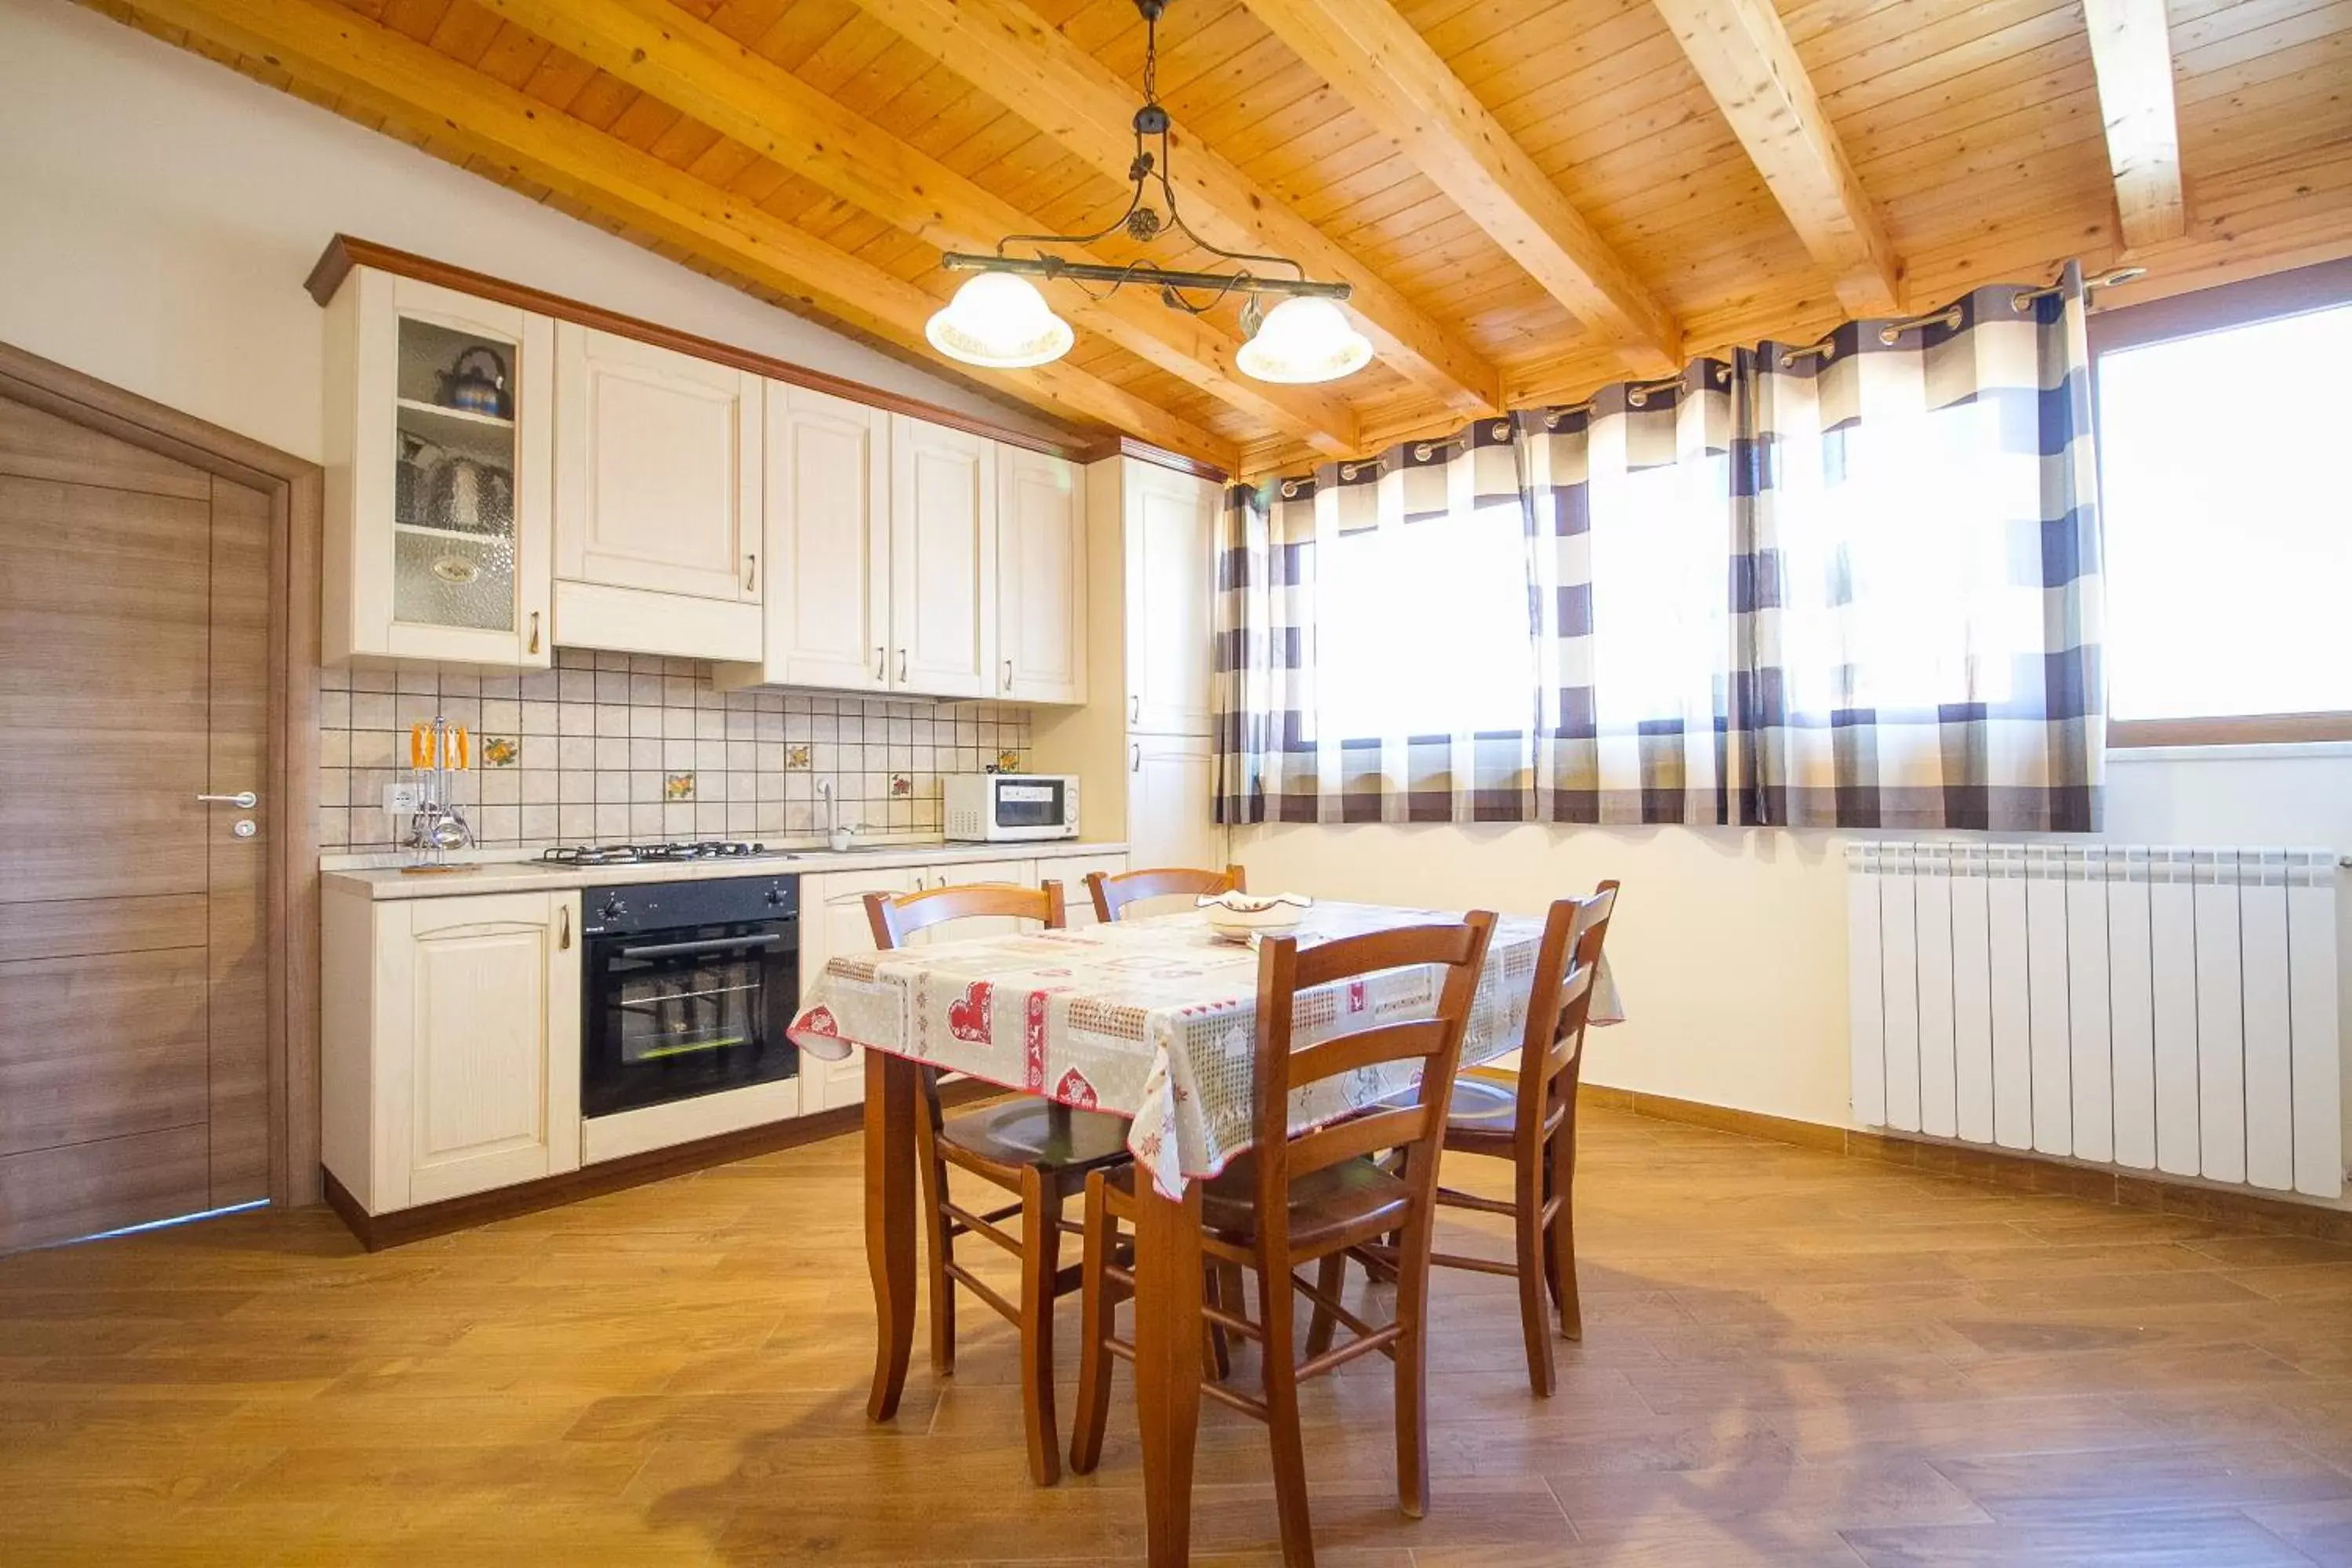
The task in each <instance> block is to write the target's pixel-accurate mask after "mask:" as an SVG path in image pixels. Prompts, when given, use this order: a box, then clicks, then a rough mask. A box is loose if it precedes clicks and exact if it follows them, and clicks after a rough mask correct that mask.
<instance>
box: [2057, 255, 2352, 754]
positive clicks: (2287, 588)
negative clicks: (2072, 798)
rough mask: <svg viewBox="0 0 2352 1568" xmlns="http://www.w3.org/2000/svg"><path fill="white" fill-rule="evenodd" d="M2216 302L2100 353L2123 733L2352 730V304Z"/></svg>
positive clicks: (2174, 735) (2111, 656)
mask: <svg viewBox="0 0 2352 1568" xmlns="http://www.w3.org/2000/svg"><path fill="white" fill-rule="evenodd" d="M2292 276H2294V275H2290V277H2292ZM2220 292H2223V293H2227V292H2228V291H2220ZM2336 298H2337V299H2338V300H2341V299H2342V298H2343V291H2342V290H2341V289H2338V290H2337V291H2336ZM2161 304H2163V305H2175V304H2178V305H2180V306H2184V307H2185V306H2187V305H2188V304H2189V301H2187V300H2182V301H2162V302H2161ZM2273 308H2274V309H2275V307H2273ZM2144 309H2146V310H2149V311H2151V312H2153V311H2155V310H2158V307H2155V306H2151V307H2145V308H2144ZM2212 309H2213V307H2212V305H2211V304H2210V303H2209V304H2207V305H2206V306H2205V310H2206V311H2207V314H2206V316H2205V318H2204V319H2203V320H2201V321H2200V320H2198V319H2197V318H2196V317H2194V316H2191V315H2189V313H2188V312H2187V311H2186V310H2182V311H2180V312H2179V313H2178V314H2177V315H2176V317H2175V319H2174V321H2173V322H2172V323H2171V324H2173V325H2174V326H2175V328H2176V330H2174V331H2170V332H2168V333H2164V334H2162V335H2158V333H2156V332H2154V331H2150V332H2147V333H2130V332H2118V331H2109V332H2108V333H2107V334H2106V341H2105V342H2101V343H2100V344H2099V352H2098V353H2097V356H2096V360H2095V372H2096V377H2097V411H2098V440H2099V482H2100V492H2101V503H2102V512H2103V515H2102V522H2103V533H2104V536H2105V550H2106V562H2105V567H2106V575H2107V616H2108V626H2107V692H2108V706H2109V712H2110V715H2111V717H2112V719H2113V720H2114V721H2115V727H2114V731H2113V733H2114V737H2115V739H2116V742H2118V743H2120V744H2125V745H2130V744H2135V743H2138V744H2167V743H2177V742H2195V741H2207V740H2218V741H2250V740H2273V739H2276V740H2299V739H2322V738H2327V737H2329V736H2352V633H2347V629H2346V620H2345V607H2344V606H2345V594H2346V591H2347V586H2352V481H2347V478H2346V449H2347V441H2352V378H2347V376H2346V375H2345V374H2344V373H2343V370H2342V367H2343V366H2344V365H2345V364H2346V363H2347V357H2346V356H2347V355H2352V304H2347V303H2340V302H2339V303H2336V304H2333V305H2331V306H2327V307H2326V308H2321V309H2314V310H2304V311H2303V312H2302V313H2300V314H2293V315H2275V314H2273V315H2272V316H2271V317H2270V318H2269V319H2265V320H2252V321H2246V320H2238V321H2228V320H2216V319H2214V318H2213V316H2212V315H2211V314H2210V312H2211V310H2212ZM2135 314H2137V312H2135V311H2118V312H2116V319H2117V320H2121V319H2123V318H2128V317H2130V316H2133V315H2135ZM2095 322H2097V324H2101V325H2105V324H2106V323H2105V322H2098V319H2095ZM2164 324H2166V323H2164V322H2162V321H2158V326H2162V325H2164ZM2119 339H2120V340H2121V341H2118V340H2119ZM2134 339H2137V341H2133V340H2134ZM2282 715H2288V716H2299V717H2294V718H2289V719H2285V720H2281V719H2280V718H2279V717H2278V716H2282Z"/></svg>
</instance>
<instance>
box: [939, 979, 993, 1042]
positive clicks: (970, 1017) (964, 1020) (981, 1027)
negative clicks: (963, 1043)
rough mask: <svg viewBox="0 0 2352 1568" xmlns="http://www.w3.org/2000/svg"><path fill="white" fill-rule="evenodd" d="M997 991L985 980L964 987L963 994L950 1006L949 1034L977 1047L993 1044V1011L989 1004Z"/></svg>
mask: <svg viewBox="0 0 2352 1568" xmlns="http://www.w3.org/2000/svg"><path fill="white" fill-rule="evenodd" d="M995 989H996V988H995V987H994V986H992V985H991V984H989V983H988V982H987V981H985V980H975V981H973V982H972V983H971V984H970V985H967V986H966V987H964V993H963V994H962V995H961V996H960V997H958V998H957V999H956V1000H954V1001H952V1002H950V1003H949V1004H948V1033H949V1034H950V1035H953V1036H954V1037H956V1038H957V1039H959V1040H969V1041H971V1043H972V1044H973V1045H976V1046H985V1045H988V1044H991V1043H992V1042H991V1040H990V1038H989V1029H990V1017H989V1015H990V1013H991V1012H992V1008H991V1006H990V1005H989V1004H990V999H991V995H992V993H993V992H994V991H995Z"/></svg>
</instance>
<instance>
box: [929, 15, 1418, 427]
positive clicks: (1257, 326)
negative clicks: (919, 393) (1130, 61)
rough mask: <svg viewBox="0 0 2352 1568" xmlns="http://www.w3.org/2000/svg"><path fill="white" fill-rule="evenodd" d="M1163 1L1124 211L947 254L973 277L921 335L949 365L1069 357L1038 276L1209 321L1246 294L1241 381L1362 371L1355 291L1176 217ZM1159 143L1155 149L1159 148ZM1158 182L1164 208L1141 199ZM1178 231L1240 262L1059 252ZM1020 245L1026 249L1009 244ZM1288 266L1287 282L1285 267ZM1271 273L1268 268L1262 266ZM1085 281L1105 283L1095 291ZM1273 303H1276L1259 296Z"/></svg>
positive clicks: (1329, 377)
mask: <svg viewBox="0 0 2352 1568" xmlns="http://www.w3.org/2000/svg"><path fill="white" fill-rule="evenodd" d="M1167 4H1168V0H1135V8H1136V10H1137V11H1138V12H1139V13H1141V15H1142V16H1143V23H1144V27H1145V29H1146V33H1145V41H1144V50H1143V106H1142V107H1141V108H1140V109H1138V110H1136V111H1135V158H1134V161H1133V162H1132V163H1129V166H1128V177H1129V180H1130V181H1131V182H1132V183H1133V186H1134V189H1133V191H1132V193H1131V194H1130V195H1129V198H1128V204H1127V210H1126V211H1125V212H1123V213H1121V214H1120V215H1119V216H1118V217H1116V218H1114V219H1112V220H1111V222H1110V223H1109V225H1108V226H1106V227H1103V228H1101V229H1097V231H1095V232H1094V233H1092V234H1013V235H1007V236H1005V237H1003V239H1000V240H998V241H997V242H996V250H995V253H994V254H992V255H988V256H975V255H971V254H969V253H966V252H962V251H950V252H948V253H947V255H945V256H943V257H941V258H940V265H941V266H942V267H944V268H947V269H948V270H949V271H950V272H970V273H973V274H975V276H974V277H973V278H972V279H971V281H970V282H968V283H966V284H964V285H963V286H962V287H961V288H960V289H957V290H956V292H955V298H954V299H952V300H949V301H948V303H947V304H946V305H945V306H943V307H942V308H941V309H940V311H939V313H938V314H936V315H934V316H933V317H932V318H931V320H930V323H929V326H928V327H927V328H926V329H925V331H924V335H925V336H926V337H928V338H929V339H930V342H931V346H932V347H934V348H936V349H938V350H939V351H940V353H943V354H945V355H947V356H948V357H949V358H950V359H954V360H961V361H962V362H963V363H966V364H976V365H983V366H986V367H987V368H989V369H992V370H1013V369H1019V368H1021V367H1024V366H1027V365H1036V364H1044V363H1046V362H1047V361H1049V360H1055V359H1059V358H1060V357H1061V356H1062V355H1063V354H1065V353H1068V352H1069V348H1070V342H1071V334H1070V326H1069V323H1068V322H1066V321H1063V320H1062V319H1061V318H1060V317H1059V316H1056V315H1055V314H1054V310H1053V307H1052V306H1051V305H1049V304H1047V303H1046V302H1045V296H1044V295H1043V294H1041V293H1039V292H1038V290H1037V287H1036V285H1035V284H1034V283H1032V282H1030V279H1033V278H1043V279H1048V280H1052V279H1066V280H1067V281H1069V282H1073V283H1076V285H1077V286H1078V287H1079V288H1081V289H1087V293H1088V294H1089V295H1090V296H1091V297H1093V298H1095V299H1102V298H1105V297H1107V296H1108V295H1110V294H1113V293H1116V292H1117V291H1118V290H1119V289H1123V288H1125V287H1126V286H1128V285H1129V284H1130V283H1139V284H1144V285H1147V286H1149V287H1151V288H1156V289H1159V291H1160V302H1161V303H1162V304H1164V305H1166V306H1167V307H1168V308H1169V309H1170V310H1181V311H1183V312H1184V313H1185V314H1187V315H1192V316H1199V315H1205V314H1206V313H1207V312H1209V311H1210V310H1213V309H1215V308H1216V307H1217V306H1218V305H1219V304H1220V303H1222V302H1223V300H1225V299H1226V298H1228V297H1229V296H1231V295H1234V294H1239V295H1241V296H1242V310H1241V324H1242V331H1243V334H1244V336H1245V337H1246V338H1247V339H1248V340H1249V341H1248V342H1244V344H1243V345H1242V347H1241V350H1240V352H1239V353H1236V354H1235V355H1234V363H1235V364H1237V365H1238V366H1240V368H1241V370H1242V372H1243V374H1245V375H1250V376H1255V378H1257V379H1258V380H1260V381H1274V382H1292V383H1300V382H1318V381H1337V380H1338V379H1339V377H1341V376H1343V375H1348V374H1352V373H1354V372H1356V371H1359V370H1361V369H1362V368H1363V367H1364V365H1365V364H1366V363H1368V362H1369V361H1370V359H1371V357H1372V345H1371V343H1370V341H1368V340H1367V339H1366V338H1365V336H1364V334H1363V333H1361V332H1360V331H1357V330H1356V327H1355V324H1354V323H1353V322H1351V321H1349V319H1348V313H1347V311H1345V310H1342V309H1341V308H1340V304H1339V302H1340V301H1341V300H1346V299H1347V298H1348V296H1349V293H1350V292H1351V290H1350V289H1349V286H1348V285H1347V284H1345V283H1323V282H1318V281H1317V280H1315V279H1311V278H1309V277H1307V268H1304V267H1302V266H1300V265H1299V264H1298V263H1297V262H1296V261H1293V260H1292V259H1290V258H1288V257H1286V256H1267V255H1260V254H1257V253H1255V252H1250V251H1239V250H1226V249H1224V248H1223V247H1219V246H1215V245H1212V244H1210V243H1209V242H1208V241H1207V240H1205V239H1202V237H1200V236H1199V235H1197V234H1195V233H1193V232H1192V226H1190V225H1189V224H1187V223H1186V222H1185V221H1184V217H1183V215H1182V214H1181V212H1179V211H1178V210H1177V206H1176V187H1175V186H1174V185H1173V184H1171V183H1170V182H1169V178H1168V160H1169V148H1168V129H1169V119H1168V111H1167V110H1165V109H1163V108H1161V107H1160V97H1159V84H1158V80H1157V76H1158V69H1159V64H1160V13H1161V12H1162V11H1164V10H1166V9H1167ZM1155 143H1156V148H1157V150H1156V151H1155V150H1154V145H1155ZM1154 184H1156V185H1157V186H1158V187H1159V191H1160V203H1161V205H1163V206H1165V208H1166V209H1167V211H1166V215H1165V216H1162V215H1161V213H1160V210H1159V209H1158V208H1156V207H1154V206H1152V205H1150V203H1149V202H1147V201H1146V200H1145V195H1146V192H1147V190H1148V189H1149V187H1150V186H1152V185H1154ZM1171 230H1172V231H1173V232H1175V233H1177V234H1180V235H1181V236H1183V237H1184V238H1186V239H1188V240H1190V241H1191V242H1192V244H1193V245H1195V246H1198V247H1200V248H1201V249H1202V250H1205V251H1207V252H1209V253H1210V254H1211V255H1213V256H1215V257H1217V258H1221V259H1222V260H1224V261H1228V262H1232V263H1234V270H1232V271H1228V272H1210V271H1193V270H1186V269H1183V268H1165V267H1158V266H1154V265H1153V264H1152V263H1150V262H1148V261H1137V262H1133V263H1130V264H1129V265H1128V266H1125V267H1115V266H1112V265H1109V264H1108V263H1106V262H1100V261H1084V260H1073V259H1070V258H1066V257H1063V256H1057V255H1055V254H1054V251H1053V249H1052V248H1051V247H1056V246H1060V247H1069V248H1073V249H1076V248H1083V247H1086V246H1089V245H1092V244H1094V243H1095V242H1096V241H1097V240H1099V239H1104V238H1107V237H1109V236H1111V235H1114V234H1122V233H1123V234H1125V235H1126V236H1127V237H1129V238H1130V239H1132V240H1134V241H1135V242H1136V243H1138V244H1139V245H1148V244H1150V242H1151V241H1152V240H1154V239H1156V238H1158V237H1160V236H1161V235H1162V234H1166V233H1168V232H1171ZM1016 246H1017V247H1023V248H1024V249H1025V250H1026V251H1028V252H1029V254H1026V255H1017V254H1014V253H1013V251H1012V250H1011V249H1010V248H1008V247H1016ZM1284 268H1287V269H1288V273H1289V276H1284V275H1283V272H1282V269H1284ZM1260 269H1264V270H1260ZM1089 284H1101V285H1103V286H1104V287H1103V288H1102V289H1100V291H1099V292H1097V291H1096V290H1094V289H1088V288H1087V285H1089ZM1269 299H1271V300H1274V301H1275V302H1274V304H1273V305H1272V306H1271V308H1269V307H1268V306H1266V305H1265V303H1264V301H1265V300H1269Z"/></svg>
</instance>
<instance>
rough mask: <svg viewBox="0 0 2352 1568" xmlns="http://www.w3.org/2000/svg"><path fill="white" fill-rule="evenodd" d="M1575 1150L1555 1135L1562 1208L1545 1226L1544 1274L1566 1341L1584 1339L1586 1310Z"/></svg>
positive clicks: (1554, 1165) (1555, 1175)
mask: <svg viewBox="0 0 2352 1568" xmlns="http://www.w3.org/2000/svg"><path fill="white" fill-rule="evenodd" d="M1562 1131H1566V1129H1565V1128H1563V1129H1562ZM1575 1149H1576V1145H1575V1142H1574V1141H1573V1139H1572V1138H1571V1139H1570V1142H1569V1146H1568V1149H1567V1151H1566V1152H1562V1151H1561V1150H1560V1148H1559V1136H1558V1134H1555V1135H1554V1141H1553V1145H1552V1160H1551V1170H1552V1176H1551V1190H1552V1191H1553V1192H1554V1193H1556V1194H1559V1209H1558V1210H1557V1211H1556V1212H1555V1213H1554V1214H1553V1215H1552V1216H1551V1223H1550V1224H1549V1225H1548V1226H1544V1237H1543V1242H1544V1245H1543V1251H1544V1272H1545V1274H1546V1275H1547V1276H1548V1277H1549V1279H1550V1281H1551V1299H1552V1302H1553V1304H1554V1305H1556V1306H1557V1307H1559V1337H1560V1338H1562V1339H1564V1340H1580V1339H1582V1338H1583V1337H1584V1307H1583V1304H1582V1303H1581V1302H1580V1301H1579V1300H1577V1295H1576V1152H1575ZM1563 1173H1564V1174H1563Z"/></svg>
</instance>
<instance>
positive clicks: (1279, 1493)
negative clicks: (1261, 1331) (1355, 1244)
mask: <svg viewBox="0 0 2352 1568" xmlns="http://www.w3.org/2000/svg"><path fill="white" fill-rule="evenodd" d="M1289 1261H1290V1260H1289V1259H1288V1258H1273V1259H1265V1260H1263V1261H1262V1262H1261V1265H1260V1267H1259V1268H1258V1309H1259V1310H1258V1316H1259V1320H1260V1321H1261V1322H1262V1324H1263V1325H1264V1327H1265V1342H1264V1343H1263V1344H1262V1345H1261V1346H1260V1352H1261V1355H1262V1357H1263V1360H1264V1362H1265V1413H1266V1424H1265V1428H1266V1436H1267V1437H1268V1439H1269V1440H1270V1441H1271V1442H1272V1444H1273V1446H1274V1505H1275V1511H1276V1514H1277V1515H1278V1516H1279V1517H1280V1520H1281V1522H1282V1562H1283V1568H1315V1525H1314V1521H1313V1520H1312V1519H1311V1518H1310V1517H1309V1515H1308V1513H1307V1447H1306V1438H1305V1436H1304V1435H1303V1434H1302V1433H1301V1432H1300V1430H1299V1426H1298V1363H1297V1356H1296V1354H1295V1353H1294V1351H1295V1347H1294V1345H1293V1342H1292V1330H1293V1321H1292V1320H1293V1307H1294V1306H1295V1304H1296V1302H1297V1295H1296V1294H1295V1293H1294V1292H1293V1291H1292V1289H1291V1288H1290V1269H1289V1268H1288V1264H1289ZM1269 1263H1270V1264H1275V1265H1280V1267H1268V1266H1267V1264H1269Z"/></svg>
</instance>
